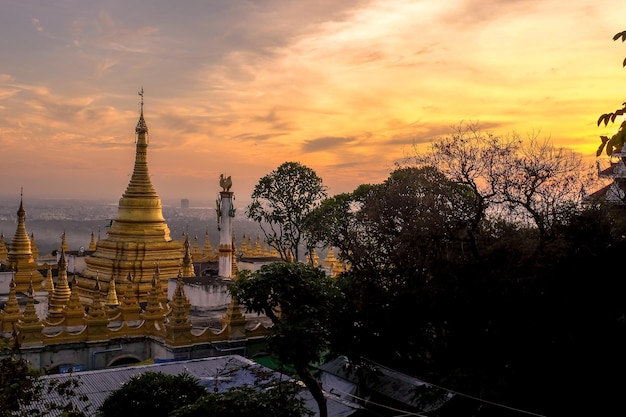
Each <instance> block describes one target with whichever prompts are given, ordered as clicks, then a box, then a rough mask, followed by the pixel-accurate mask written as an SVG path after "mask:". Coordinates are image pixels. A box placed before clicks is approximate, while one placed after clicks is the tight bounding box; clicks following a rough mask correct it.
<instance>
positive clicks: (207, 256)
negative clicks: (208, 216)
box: [200, 230, 215, 261]
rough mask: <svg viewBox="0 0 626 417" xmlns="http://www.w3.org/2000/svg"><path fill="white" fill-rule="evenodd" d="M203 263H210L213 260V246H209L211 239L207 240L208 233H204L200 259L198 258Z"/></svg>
mask: <svg viewBox="0 0 626 417" xmlns="http://www.w3.org/2000/svg"><path fill="white" fill-rule="evenodd" d="M200 259H201V260H203V261H212V260H214V259H215V254H214V253H213V246H211V239H210V238H209V231H208V230H207V231H206V232H204V247H203V248H202V257H201V258H200Z"/></svg>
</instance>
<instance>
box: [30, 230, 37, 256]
mask: <svg viewBox="0 0 626 417" xmlns="http://www.w3.org/2000/svg"><path fill="white" fill-rule="evenodd" d="M30 250H31V252H32V253H33V258H35V259H37V258H39V248H38V247H37V244H36V243H35V234H34V233H31V234H30Z"/></svg>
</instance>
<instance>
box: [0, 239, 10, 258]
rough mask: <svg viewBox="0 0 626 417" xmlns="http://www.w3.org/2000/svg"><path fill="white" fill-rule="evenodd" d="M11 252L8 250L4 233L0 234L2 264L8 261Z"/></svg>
mask: <svg viewBox="0 0 626 417" xmlns="http://www.w3.org/2000/svg"><path fill="white" fill-rule="evenodd" d="M8 255H9V251H8V250H7V244H6V242H5V241H4V233H0V262H4V261H6V260H7V257H8Z"/></svg>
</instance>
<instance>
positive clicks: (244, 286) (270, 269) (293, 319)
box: [230, 262, 344, 417]
mask: <svg viewBox="0 0 626 417" xmlns="http://www.w3.org/2000/svg"><path fill="white" fill-rule="evenodd" d="M230 292H231V294H232V296H233V297H236V298H237V299H238V300H239V302H240V303H241V304H242V305H243V306H245V307H246V309H247V311H253V312H257V313H263V314H265V315H266V316H267V317H269V318H270V319H271V320H272V323H273V326H272V327H271V328H270V335H269V337H268V348H269V350H270V352H272V353H274V354H275V355H276V356H277V357H278V358H279V359H280V361H281V362H282V363H285V364H292V365H293V367H294V369H295V370H296V372H297V374H298V376H299V377H300V378H301V379H302V382H303V383H304V384H305V385H306V387H307V388H308V389H309V391H310V392H311V394H312V395H313V398H314V399H315V401H316V402H317V404H318V406H319V409H320V416H321V417H325V416H326V415H327V409H326V399H325V397H324V395H323V393H322V390H321V387H320V385H319V383H318V382H317V380H316V379H315V378H314V377H313V375H312V374H311V372H310V370H309V365H310V364H312V363H315V362H318V361H319V360H320V359H321V355H322V353H323V352H325V351H326V350H327V349H328V348H329V345H330V335H331V331H332V326H333V322H334V321H335V320H336V319H337V318H338V317H339V315H340V314H339V311H340V309H341V308H342V306H343V305H344V298H343V293H342V292H341V291H340V290H339V288H338V287H337V286H336V285H335V282H334V281H333V279H332V278H329V277H327V276H326V274H325V273H324V272H323V271H322V270H321V269H319V268H315V267H312V266H310V265H306V264H303V263H299V262H295V263H294V262H275V263H272V264H269V265H264V266H262V267H261V269H260V270H259V271H256V272H250V271H243V272H242V273H241V274H240V275H239V277H238V278H237V279H236V280H235V281H234V282H233V284H232V285H231V287H230Z"/></svg>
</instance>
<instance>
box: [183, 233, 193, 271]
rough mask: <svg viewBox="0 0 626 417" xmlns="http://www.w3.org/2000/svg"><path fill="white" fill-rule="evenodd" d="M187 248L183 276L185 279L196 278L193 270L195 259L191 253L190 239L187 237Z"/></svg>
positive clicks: (185, 244) (185, 245)
mask: <svg viewBox="0 0 626 417" xmlns="http://www.w3.org/2000/svg"><path fill="white" fill-rule="evenodd" d="M183 246H184V247H185V255H184V256H183V269H182V274H183V276H184V277H187V278H188V277H195V276H196V273H195V272H194V270H193V257H192V256H191V252H190V251H189V237H188V235H187V236H185V243H184V245H183Z"/></svg>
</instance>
